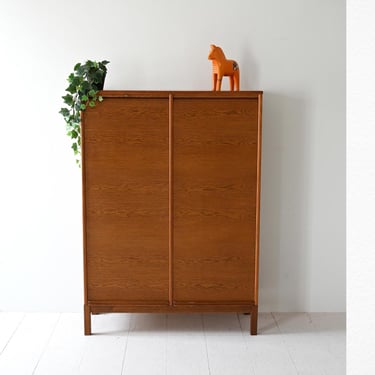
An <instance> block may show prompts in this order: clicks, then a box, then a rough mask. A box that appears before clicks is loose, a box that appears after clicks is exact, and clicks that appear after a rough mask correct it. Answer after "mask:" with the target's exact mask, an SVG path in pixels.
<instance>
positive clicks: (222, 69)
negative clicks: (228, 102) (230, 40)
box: [208, 44, 240, 91]
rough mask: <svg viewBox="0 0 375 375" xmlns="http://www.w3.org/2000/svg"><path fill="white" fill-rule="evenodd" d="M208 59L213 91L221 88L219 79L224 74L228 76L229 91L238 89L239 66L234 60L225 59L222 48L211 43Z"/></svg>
mask: <svg viewBox="0 0 375 375" xmlns="http://www.w3.org/2000/svg"><path fill="white" fill-rule="evenodd" d="M210 47H211V49H210V53H209V54H208V59H209V60H212V82H213V91H220V90H221V81H222V79H223V77H224V76H228V77H229V80H230V81H229V82H230V89H231V91H233V90H234V88H235V89H236V91H239V90H240V68H239V66H238V64H237V62H236V61H234V60H227V58H226V57H225V54H224V52H223V50H222V49H221V48H220V47H218V46H215V45H214V44H211V46H210Z"/></svg>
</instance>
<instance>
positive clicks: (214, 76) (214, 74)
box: [212, 73, 217, 91]
mask: <svg viewBox="0 0 375 375" xmlns="http://www.w3.org/2000/svg"><path fill="white" fill-rule="evenodd" d="M216 85H217V73H213V74H212V90H213V91H216Z"/></svg>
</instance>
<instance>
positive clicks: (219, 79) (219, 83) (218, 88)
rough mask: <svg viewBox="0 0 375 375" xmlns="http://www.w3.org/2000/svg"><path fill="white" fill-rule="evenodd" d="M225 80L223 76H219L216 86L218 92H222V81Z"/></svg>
mask: <svg viewBox="0 0 375 375" xmlns="http://www.w3.org/2000/svg"><path fill="white" fill-rule="evenodd" d="M222 80H223V76H218V78H217V85H216V91H221V81H222Z"/></svg>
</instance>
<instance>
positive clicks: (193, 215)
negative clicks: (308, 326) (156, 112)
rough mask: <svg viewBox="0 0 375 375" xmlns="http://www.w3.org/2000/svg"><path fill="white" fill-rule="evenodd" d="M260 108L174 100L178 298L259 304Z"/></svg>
mask: <svg viewBox="0 0 375 375" xmlns="http://www.w3.org/2000/svg"><path fill="white" fill-rule="evenodd" d="M257 117H258V103H257V100H253V99H237V100H236V101H234V100H232V99H223V98H221V99H215V98H212V99H206V100H202V99H194V98H192V99H189V98H187V99H184V98H181V99H175V102H174V119H175V120H174V139H173V145H174V149H173V154H174V170H173V175H174V236H175V241H174V264H175V266H174V278H175V284H174V296H175V300H176V302H179V301H217V300H221V301H228V302H229V301H232V302H233V301H252V300H253V299H254V272H255V252H254V251H255V226H256V186H257V142H258V128H257Z"/></svg>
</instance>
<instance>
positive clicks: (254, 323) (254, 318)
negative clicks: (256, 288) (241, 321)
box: [250, 305, 258, 335]
mask: <svg viewBox="0 0 375 375" xmlns="http://www.w3.org/2000/svg"><path fill="white" fill-rule="evenodd" d="M250 334H251V335H257V334H258V305H254V306H253V309H252V311H251V317H250Z"/></svg>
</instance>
